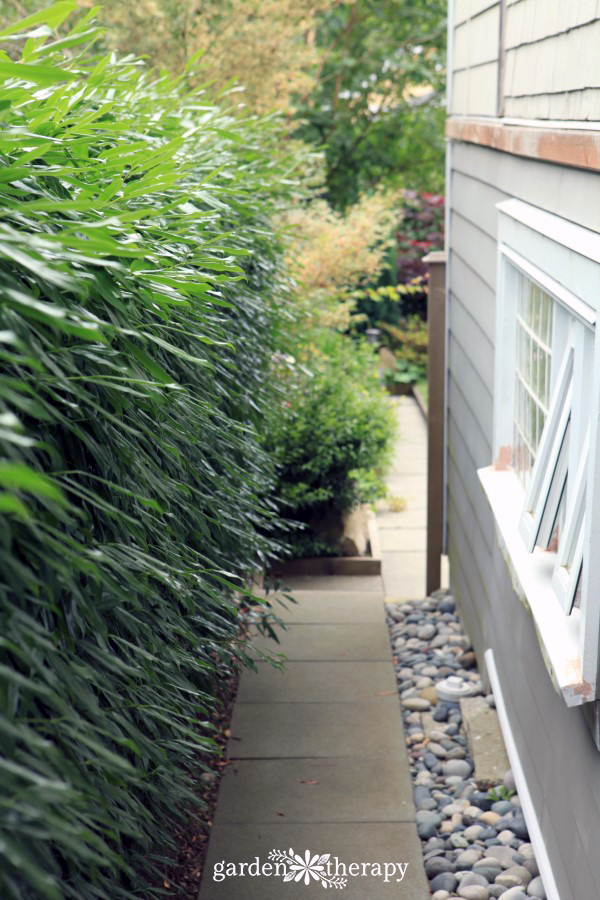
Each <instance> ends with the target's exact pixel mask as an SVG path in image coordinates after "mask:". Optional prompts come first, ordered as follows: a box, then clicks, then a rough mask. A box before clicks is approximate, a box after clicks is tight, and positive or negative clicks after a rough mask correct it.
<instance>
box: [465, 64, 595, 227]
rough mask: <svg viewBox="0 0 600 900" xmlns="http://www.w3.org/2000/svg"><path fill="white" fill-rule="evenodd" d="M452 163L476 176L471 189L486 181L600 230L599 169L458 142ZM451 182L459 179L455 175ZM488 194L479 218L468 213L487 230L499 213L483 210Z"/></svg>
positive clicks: (467, 174) (509, 194) (502, 192)
mask: <svg viewBox="0 0 600 900" xmlns="http://www.w3.org/2000/svg"><path fill="white" fill-rule="evenodd" d="M599 56H600V54H599ZM452 167H453V169H454V170H455V171H456V172H460V173H461V174H462V175H463V176H465V177H467V178H470V179H472V180H473V182H474V183H473V185H472V188H471V189H472V190H475V189H476V188H477V186H478V184H479V183H485V184H486V185H488V186H491V187H492V188H493V189H494V191H497V192H498V193H499V194H500V195H502V196H504V197H516V198H517V199H519V200H525V201H526V202H527V203H531V204H533V206H539V207H540V209H545V210H547V211H548V212H552V213H554V214H555V215H557V216H562V217H563V218H565V219H570V220H571V221H572V222H576V223H577V224H579V225H583V227H584V228H591V229H592V230H593V231H599V232H600V203H597V202H596V198H597V197H598V192H599V189H600V175H599V174H597V173H594V172H586V171H584V170H583V169H567V168H564V167H562V166H557V165H554V164H552V163H542V162H537V161H535V160H532V159H525V158H524V157H519V156H511V155H509V154H507V153H499V152H497V151H496V150H489V149H488V148H486V147H478V146H476V145H475V144H463V143H458V142H457V143H454V144H453V145H452ZM452 183H453V185H454V184H455V183H456V176H455V175H454V176H453V181H452ZM455 193H457V192H456V191H455ZM487 197H489V192H488V194H487V196H486V198H485V199H484V197H483V195H482V202H481V206H482V211H481V213H480V221H478V220H477V219H473V218H471V217H470V216H469V218H471V221H473V222H474V224H478V225H479V227H480V228H482V230H484V231H487V230H488V227H489V226H488V225H487V224H486V219H487V218H488V217H489V215H490V214H491V215H494V216H495V215H496V210H495V209H493V208H492V209H491V210H489V209H488V210H485V211H484V210H483V207H484V206H485V205H486V202H487ZM455 202H458V201H457V200H456V199H455V198H454V197H453V198H452V203H453V204H454V203H455ZM473 215H476V213H474V214H473ZM493 233H494V234H495V230H494V232H493Z"/></svg>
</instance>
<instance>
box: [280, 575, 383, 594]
mask: <svg viewBox="0 0 600 900" xmlns="http://www.w3.org/2000/svg"><path fill="white" fill-rule="evenodd" d="M284 586H285V587H286V588H289V589H290V590H291V591H292V593H293V592H294V590H298V591H328V590H335V591H362V592H363V593H368V592H370V591H382V590H383V586H382V584H381V577H380V576H379V575H290V576H288V577H286V578H285V583H284Z"/></svg>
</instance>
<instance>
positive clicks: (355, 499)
mask: <svg viewBox="0 0 600 900" xmlns="http://www.w3.org/2000/svg"><path fill="white" fill-rule="evenodd" d="M279 370H280V377H281V379H282V381H283V383H284V384H285V386H286V393H285V399H284V400H283V402H282V404H281V406H280V407H279V408H278V409H277V411H276V416H275V419H274V422H273V426H272V429H271V434H270V436H269V440H270V442H272V446H273V449H274V453H275V456H276V459H277V460H278V462H279V464H280V471H279V482H278V487H277V494H278V496H279V497H280V498H281V501H282V504H283V506H282V511H283V513H284V514H285V515H286V517H288V518H290V519H293V520H295V521H296V522H299V523H302V525H303V526H304V528H303V529H302V530H298V531H297V532H296V533H295V536H294V537H293V539H292V540H293V552H294V554H295V555H296V556H313V555H331V554H333V553H335V537H334V534H335V530H336V526H337V522H338V521H339V519H340V517H341V515H342V514H343V513H345V512H348V511H350V510H351V509H353V508H354V507H355V506H357V505H358V504H359V503H367V502H371V501H373V500H375V499H377V497H378V496H381V495H383V493H384V485H383V481H382V478H381V473H382V470H383V467H384V465H385V462H386V460H387V453H388V449H389V447H390V443H391V439H392V436H393V433H394V422H393V414H392V410H391V407H390V406H389V403H388V402H387V400H386V398H385V396H384V393H383V391H382V388H381V385H380V383H379V378H378V373H377V367H376V356H375V354H374V353H373V348H372V347H370V346H368V345H366V344H364V343H359V342H355V341H352V340H351V339H350V338H348V337H346V336H344V335H342V334H340V333H338V332H336V331H333V330H328V329H325V328H323V329H321V330H319V331H317V332H316V333H315V336H314V342H313V343H312V344H310V345H308V346H307V347H303V348H302V349H301V351H300V356H299V359H298V360H297V361H293V362H292V364H291V365H290V361H289V360H288V361H286V360H282V361H281V363H280V365H279ZM328 532H331V536H330V537H328Z"/></svg>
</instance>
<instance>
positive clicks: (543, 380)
mask: <svg viewBox="0 0 600 900" xmlns="http://www.w3.org/2000/svg"><path fill="white" fill-rule="evenodd" d="M519 280H520V290H519V299H518V304H517V333H516V340H517V345H516V350H517V353H516V360H517V378H516V386H515V410H514V435H515V437H514V446H513V465H514V468H515V471H516V473H517V475H518V476H519V478H520V480H521V482H522V484H523V485H524V486H525V487H526V486H527V484H528V482H529V475H530V472H531V469H532V467H533V464H534V462H535V457H536V453H537V449H538V446H539V442H540V438H541V435H542V431H543V428H544V423H545V421H546V416H547V414H548V406H549V403H550V367H551V362H552V351H551V346H552V318H553V315H552V313H553V308H552V307H553V300H552V298H551V297H550V296H549V294H546V293H545V292H544V291H543V290H542V289H541V288H540V287H539V286H538V285H537V284H535V283H534V282H533V281H530V280H529V279H528V278H526V277H525V276H524V275H520V279H519Z"/></svg>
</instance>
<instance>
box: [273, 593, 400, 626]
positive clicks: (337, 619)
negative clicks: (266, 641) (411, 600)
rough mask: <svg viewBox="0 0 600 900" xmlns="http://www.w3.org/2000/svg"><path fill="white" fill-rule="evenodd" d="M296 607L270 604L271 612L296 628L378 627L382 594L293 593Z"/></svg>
mask: <svg viewBox="0 0 600 900" xmlns="http://www.w3.org/2000/svg"><path fill="white" fill-rule="evenodd" d="M293 596H294V599H295V600H296V603H289V602H286V607H287V608H285V607H283V606H282V605H281V604H280V603H277V602H275V603H274V604H273V610H274V612H275V613H276V614H277V615H278V616H279V618H280V619H282V620H283V621H284V622H293V623H296V624H304V625H311V624H319V623H324V624H330V625H336V624H344V623H346V624H347V623H350V624H352V623H354V624H365V625H366V624H371V625H380V624H381V623H382V622H383V621H384V619H383V605H382V602H381V598H382V596H383V595H382V593H380V592H375V591H371V592H370V593H368V594H363V593H361V592H359V591H336V593H335V594H334V593H332V592H331V591H329V592H324V591H294V592H293Z"/></svg>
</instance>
